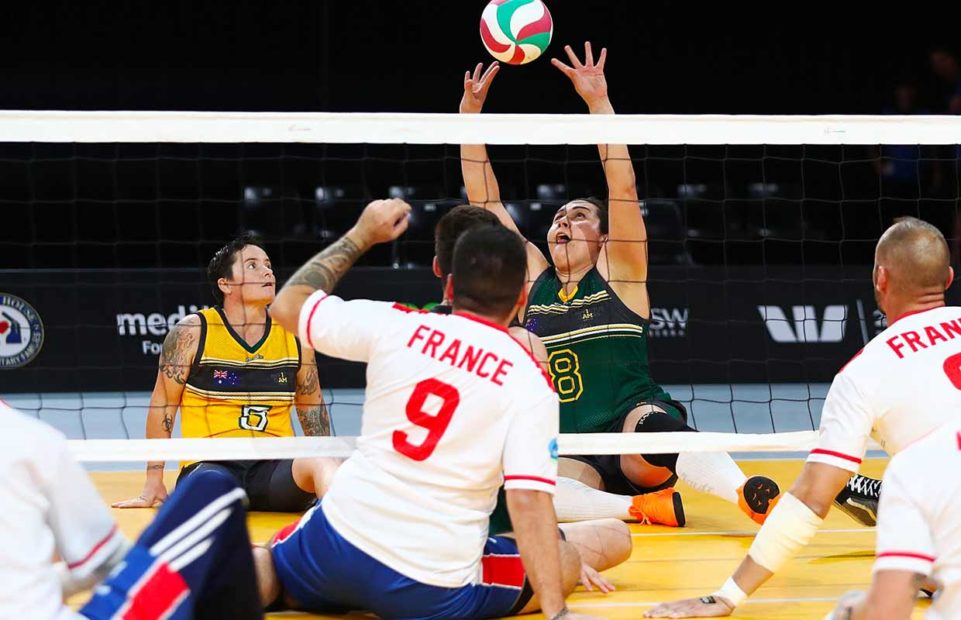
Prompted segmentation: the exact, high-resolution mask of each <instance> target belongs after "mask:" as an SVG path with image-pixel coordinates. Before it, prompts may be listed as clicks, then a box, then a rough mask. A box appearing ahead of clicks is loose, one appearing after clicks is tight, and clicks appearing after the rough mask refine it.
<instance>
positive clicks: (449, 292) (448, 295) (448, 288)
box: [444, 274, 454, 302]
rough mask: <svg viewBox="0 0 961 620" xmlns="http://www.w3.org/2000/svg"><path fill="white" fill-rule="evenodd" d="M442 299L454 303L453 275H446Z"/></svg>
mask: <svg viewBox="0 0 961 620" xmlns="http://www.w3.org/2000/svg"><path fill="white" fill-rule="evenodd" d="M444 299H449V300H451V302H453V301H454V274H450V275H448V276H447V281H446V282H444Z"/></svg>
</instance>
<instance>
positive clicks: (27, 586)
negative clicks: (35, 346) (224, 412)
mask: <svg viewBox="0 0 961 620" xmlns="http://www.w3.org/2000/svg"><path fill="white" fill-rule="evenodd" d="M0 427H2V428H3V433H2V434H0V480H2V482H0V618H24V619H27V618H29V619H30V620H70V619H78V620H83V619H107V618H113V619H123V618H142V619H148V618H171V619H177V618H198V619H201V618H210V619H213V618H234V619H241V620H246V619H253V618H262V617H263V610H262V606H261V601H260V597H259V596H258V591H257V587H256V585H257V582H256V579H255V575H254V564H253V562H252V559H251V554H250V551H249V549H250V538H249V537H248V535H247V523H246V521H247V518H246V517H247V511H246V509H245V504H246V499H247V498H246V495H244V492H243V490H242V489H240V488H239V487H238V486H237V484H236V483H235V482H234V481H233V479H232V478H230V477H229V476H226V475H224V474H221V473H218V472H203V473H202V474H201V475H199V476H198V477H197V478H196V479H193V477H191V479H190V480H189V481H187V482H186V483H185V484H183V485H178V486H177V490H176V492H174V493H173V494H171V496H170V498H169V499H168V501H167V502H165V503H164V505H163V507H162V508H161V509H160V511H159V512H158V513H157V516H156V517H155V518H154V521H153V523H151V525H150V526H149V527H148V528H147V529H146V530H145V531H144V532H143V534H142V535H141V536H140V538H139V539H138V540H137V542H136V543H135V544H134V545H133V546H131V545H130V543H129V542H127V540H126V538H125V537H124V536H123V534H121V533H120V531H119V530H118V529H117V524H116V523H115V522H114V520H113V517H112V516H111V515H110V511H109V510H108V509H107V507H106V506H105V505H104V503H103V501H101V499H100V496H99V495H98V494H97V491H96V489H95V488H94V486H93V484H92V483H91V482H90V479H89V478H88V477H87V475H86V473H84V471H83V469H82V468H81V467H80V465H78V464H77V462H76V461H75V460H74V459H73V456H72V455H71V454H70V452H69V450H68V448H67V442H66V440H65V438H64V436H63V435H62V434H61V433H59V432H58V431H56V430H54V429H53V428H50V427H49V426H47V425H46V424H43V423H42V422H39V421H37V420H35V419H33V418H30V417H28V416H26V415H24V414H22V413H20V412H19V411H16V410H14V409H13V408H12V407H10V406H8V405H6V404H5V403H3V402H2V401H0ZM54 554H56V555H58V556H59V557H60V558H62V561H61V562H59V563H57V564H55V563H54V562H53V561H52V558H53V557H54ZM108 575H109V576H108ZM103 579H106V581H103V582H102V583H100V582H101V580H103ZM98 583H100V585H99V586H98V587H97V588H96V590H95V592H94V595H93V597H92V598H91V599H90V601H89V602H88V603H87V604H86V605H84V606H83V608H81V609H80V610H79V611H77V612H75V611H73V610H71V609H70V608H68V607H67V606H65V605H64V604H63V600H64V598H66V597H68V596H71V595H72V594H75V593H77V592H81V591H83V590H86V589H88V588H91V587H93V586H95V585H97V584H98Z"/></svg>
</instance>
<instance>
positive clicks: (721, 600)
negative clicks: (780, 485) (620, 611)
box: [646, 218, 961, 618]
mask: <svg viewBox="0 0 961 620" xmlns="http://www.w3.org/2000/svg"><path fill="white" fill-rule="evenodd" d="M949 260H950V253H949V252H948V245H947V243H946V242H945V240H944V236H943V235H942V234H941V232H940V231H938V229H937V228H935V227H934V226H931V225H930V224H928V223H926V222H922V221H921V220H918V219H915V218H904V219H901V220H899V221H898V222H897V223H895V224H894V225H893V226H891V227H890V228H888V230H887V231H885V233H884V235H882V236H881V239H880V240H879V241H878V245H877V249H876V251H875V259H874V275H873V278H872V279H873V282H874V290H875V297H876V298H877V302H878V307H879V308H880V309H881V311H882V312H884V313H885V315H886V316H887V317H888V327H887V329H885V330H884V331H883V332H881V333H880V334H878V335H877V336H876V337H875V338H874V339H873V340H872V341H871V342H869V343H868V344H867V345H866V346H865V347H864V348H863V349H862V350H861V351H860V352H859V353H858V354H857V355H855V356H854V358H853V359H852V360H851V361H850V362H848V364H847V365H846V366H845V367H844V368H842V369H841V370H840V371H839V372H838V374H837V376H836V377H835V378H834V382H833V383H832V385H831V389H830V390H829V391H828V395H827V398H826V400H825V402H824V410H823V412H822V414H821V426H820V439H819V441H818V447H817V448H816V449H814V450H813V451H812V452H811V454H810V455H809V456H808V459H807V463H806V464H805V466H804V469H803V470H802V472H801V475H800V476H799V477H798V479H797V481H796V482H795V483H794V487H793V488H792V489H791V491H790V493H787V494H785V495H784V496H783V497H782V499H781V501H780V502H779V503H778V505H777V507H776V508H775V510H774V511H773V512H772V513H771V515H770V516H769V517H768V520H767V522H766V523H765V524H764V526H763V527H762V528H761V530H760V532H758V534H757V537H756V538H755V539H754V543H753V544H752V545H751V549H750V551H749V552H748V557H746V558H745V559H744V561H743V562H741V565H740V567H738V569H737V571H736V572H735V573H734V575H733V576H732V577H731V578H730V579H728V580H727V582H726V583H725V584H724V585H723V586H722V588H721V589H720V590H718V591H717V592H715V593H714V594H713V595H711V596H705V597H702V598H697V599H686V600H683V601H677V602H673V603H665V604H662V605H659V606H658V607H656V608H654V609H652V610H650V611H649V612H647V614H646V616H648V617H664V618H688V617H709V616H726V615H729V614H730V613H731V612H732V611H733V610H734V608H735V607H736V606H737V605H738V604H740V603H741V602H742V601H743V600H744V599H745V598H746V597H747V596H748V595H749V594H750V593H752V592H754V591H755V590H757V589H758V588H759V587H760V586H761V585H762V584H763V583H764V582H765V581H767V580H768V579H769V578H770V577H771V575H772V574H774V572H776V571H777V570H778V569H779V568H780V567H781V566H782V565H783V564H784V563H785V562H787V560H788V559H790V557H791V556H793V555H794V553H795V552H797V551H798V550H799V549H800V548H801V547H803V546H804V545H806V544H807V543H808V541H810V540H811V538H812V537H813V536H814V534H815V532H816V531H817V528H818V527H819V526H820V524H821V522H822V521H823V519H824V517H825V516H826V515H827V513H828V510H829V509H830V507H831V503H832V500H833V499H834V497H835V496H836V495H837V494H838V492H839V491H840V490H841V488H842V487H843V486H844V484H845V483H846V482H847V481H848V479H849V478H850V477H851V475H852V474H854V473H855V472H857V470H858V467H859V466H860V464H861V459H862V458H863V456H864V453H865V451H866V449H867V442H868V438H869V437H873V438H874V439H876V440H877V441H878V442H879V443H880V444H881V446H882V447H883V448H884V449H885V450H887V452H888V453H889V454H891V455H894V454H897V453H898V452H899V451H900V450H901V449H903V448H904V447H906V446H908V445H910V444H911V443H913V442H915V441H917V440H918V439H919V438H921V437H923V436H924V435H926V434H928V433H930V432H932V431H933V430H935V429H937V428H938V427H940V426H941V425H943V424H946V423H950V422H956V421H957V420H959V419H961V308H959V307H952V306H945V301H944V292H945V290H946V289H947V288H948V287H949V286H950V285H951V281H952V280H953V278H954V272H953V270H952V269H951V267H950V264H949ZM883 496H884V494H883V493H882V501H884V500H883Z"/></svg>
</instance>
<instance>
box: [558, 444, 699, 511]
mask: <svg viewBox="0 0 961 620" xmlns="http://www.w3.org/2000/svg"><path fill="white" fill-rule="evenodd" d="M609 465H611V463H608V462H607V461H603V462H602V460H601V459H593V460H591V461H587V460H579V459H577V458H561V459H560V460H559V462H558V469H557V472H558V478H557V490H556V491H555V493H554V512H555V513H556V514H557V520H558V521H559V522H561V523H569V522H576V521H588V520H591V519H609V518H610V519H621V520H628V521H631V520H636V521H640V522H641V523H653V524H659V525H669V526H673V527H678V526H683V525H684V508H683V506H682V504H681V497H680V495H679V494H678V493H676V492H674V491H673V490H672V489H667V490H664V491H662V492H659V493H652V494H646V495H640V496H633V490H630V491H628V490H626V489H625V490H624V492H613V493H612V492H607V491H605V490H603V489H605V488H606V485H605V482H604V478H603V475H602V473H601V472H600V471H598V468H599V467H608V466H609ZM615 467H616V465H615ZM608 474H609V475H612V474H613V472H608ZM617 475H618V476H619V477H622V476H621V473H620V472H617ZM621 486H626V485H624V484H623V481H622V485H621Z"/></svg>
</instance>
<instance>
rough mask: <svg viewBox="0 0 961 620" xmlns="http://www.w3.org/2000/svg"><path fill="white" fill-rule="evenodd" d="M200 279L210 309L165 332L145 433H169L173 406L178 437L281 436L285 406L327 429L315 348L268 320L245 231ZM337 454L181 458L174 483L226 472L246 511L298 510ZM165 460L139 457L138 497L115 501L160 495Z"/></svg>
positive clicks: (264, 280) (266, 283) (263, 260)
mask: <svg viewBox="0 0 961 620" xmlns="http://www.w3.org/2000/svg"><path fill="white" fill-rule="evenodd" d="M207 279H208V280H209V281H210V285H211V290H212V291H213V294H214V297H215V299H216V300H217V306H216V307H214V308H208V309H205V310H201V311H200V312H198V313H196V314H191V315H189V316H186V317H184V318H183V319H182V320H181V321H180V322H179V323H178V324H177V325H176V326H175V327H174V328H173V329H172V330H170V333H169V334H167V337H166V339H165V340H164V345H163V352H162V353H161V355H160V370H159V371H158V373H157V383H156V385H155V386H154V390H153V394H151V396H150V409H149V411H148V413H147V433H146V434H147V437H148V438H150V439H153V438H169V437H170V435H171V432H172V431H173V424H174V420H175V419H176V417H177V409H178V408H179V409H180V411H181V413H182V421H181V431H182V434H183V436H184V437H290V436H292V435H293V434H294V429H293V426H292V424H291V418H290V414H291V406H296V407H297V415H298V417H299V418H300V424H301V427H302V428H303V430H304V434H305V435H330V416H329V414H328V413H327V408H326V406H325V405H324V400H323V394H322V393H321V389H320V382H319V381H318V377H317V363H316V361H315V359H314V352H313V351H312V350H310V349H309V348H306V347H301V346H300V343H299V342H298V341H297V338H296V337H295V336H294V334H292V333H291V332H289V331H287V330H285V329H284V328H283V327H281V326H280V325H276V324H274V323H273V322H272V321H271V319H270V316H269V315H268V314H267V307H268V306H269V305H270V303H271V302H272V301H273V300H274V295H275V292H276V289H275V287H276V281H275V279H274V272H273V268H272V266H271V262H270V257H269V256H267V252H266V251H265V250H264V248H263V247H262V246H261V245H260V244H259V243H258V242H257V241H256V240H254V239H252V238H251V237H246V236H245V237H240V238H238V239H235V240H234V241H231V242H230V243H228V244H227V245H225V246H224V247H223V248H221V249H220V250H218V251H217V253H216V254H214V257H213V258H212V259H211V261H210V265H209V266H208V267H207ZM338 464H339V460H337V459H326V458H323V459H318V458H307V459H293V460H289V459H288V460H280V461H216V462H203V461H202V462H194V463H185V464H184V466H183V468H182V469H181V471H180V476H179V477H178V483H180V482H181V481H183V480H184V479H185V478H186V477H187V476H190V475H191V474H192V473H193V472H196V471H202V470H205V469H216V470H218V471H222V472H224V473H227V474H229V475H231V476H233V477H234V478H235V479H236V480H237V483H238V484H240V485H241V486H242V487H243V488H244V490H245V491H246V492H247V495H248V496H249V497H250V509H251V510H268V511H281V512H302V511H304V510H306V509H307V507H308V506H309V505H310V504H311V503H312V502H314V501H315V500H316V498H317V497H319V496H322V495H323V493H324V490H326V488H327V485H328V484H329V481H330V477H331V476H333V472H334V471H335V470H336V468H337V465H338ZM163 471H164V463H163V462H162V461H160V462H152V463H148V464H147V480H146V482H145V483H144V489H143V492H142V493H141V494H140V497H137V498H134V499H131V500H127V501H123V502H118V503H116V504H114V507H115V508H146V507H150V506H153V505H154V504H156V503H158V502H163V500H164V499H166V497H167V489H166V487H165V486H164V481H163Z"/></svg>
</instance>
